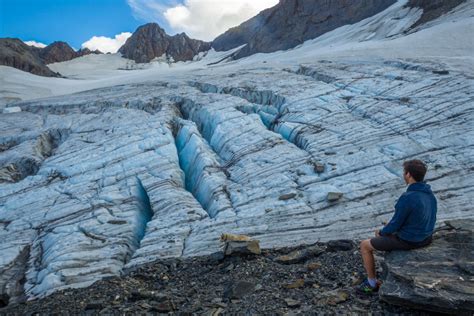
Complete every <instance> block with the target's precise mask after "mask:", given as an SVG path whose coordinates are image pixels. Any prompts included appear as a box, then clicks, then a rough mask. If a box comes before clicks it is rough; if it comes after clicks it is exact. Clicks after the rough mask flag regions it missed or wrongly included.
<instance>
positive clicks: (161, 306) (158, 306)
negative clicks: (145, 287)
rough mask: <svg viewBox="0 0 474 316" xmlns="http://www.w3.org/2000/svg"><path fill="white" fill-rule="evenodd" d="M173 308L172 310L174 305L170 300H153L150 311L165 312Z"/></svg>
mask: <svg viewBox="0 0 474 316" xmlns="http://www.w3.org/2000/svg"><path fill="white" fill-rule="evenodd" d="M173 310H174V306H173V304H172V303H171V302H170V301H166V302H155V303H154V304H153V305H152V306H151V308H150V311H152V312H158V313H167V312H171V311H173Z"/></svg>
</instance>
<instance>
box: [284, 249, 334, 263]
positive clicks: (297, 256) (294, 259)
mask: <svg viewBox="0 0 474 316" xmlns="http://www.w3.org/2000/svg"><path fill="white" fill-rule="evenodd" d="M324 251H325V248H323V247H319V246H311V247H308V248H304V249H301V250H294V251H292V252H290V253H289V254H287V255H282V256H279V257H277V258H275V261H276V262H279V263H284V264H294V263H300V262H303V261H306V260H308V259H309V258H314V257H317V256H319V255H320V254H322V253H323V252H324Z"/></svg>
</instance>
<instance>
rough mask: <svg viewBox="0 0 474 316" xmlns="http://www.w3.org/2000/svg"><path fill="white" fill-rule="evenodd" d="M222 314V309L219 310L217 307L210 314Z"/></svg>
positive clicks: (212, 315)
mask: <svg viewBox="0 0 474 316" xmlns="http://www.w3.org/2000/svg"><path fill="white" fill-rule="evenodd" d="M222 312H224V309H223V308H221V307H218V308H216V309H214V310H212V312H211V313H210V315H211V316H218V315H221V314H222Z"/></svg>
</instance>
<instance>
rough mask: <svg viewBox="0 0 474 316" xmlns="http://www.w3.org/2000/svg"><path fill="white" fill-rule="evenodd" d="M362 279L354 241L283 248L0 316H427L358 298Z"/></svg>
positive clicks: (190, 266)
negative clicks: (139, 315) (159, 315)
mask: <svg viewBox="0 0 474 316" xmlns="http://www.w3.org/2000/svg"><path fill="white" fill-rule="evenodd" d="M295 251H296V252H295ZM288 254H289V255H288ZM284 255H288V256H284ZM380 259H382V258H379V260H380ZM378 270H379V272H381V269H380V268H379V269H378ZM363 272H364V271H363V267H362V262H361V257H360V255H359V253H358V249H357V245H356V244H355V242H352V241H336V242H329V243H318V244H313V245H307V246H301V247H297V248H281V249H277V250H268V251H263V252H262V254H261V255H251V256H240V255H239V256H237V255H232V256H227V257H225V258H219V257H218V256H212V255H211V256H204V257H195V258H189V259H165V260H160V261H157V262H154V263H150V264H147V265H144V266H141V267H139V268H137V269H135V270H134V271H128V272H127V273H126V274H125V275H124V276H122V277H112V278H109V279H105V280H101V281H98V282H96V283H94V284H93V285H92V286H91V287H89V288H86V289H69V290H64V291H59V292H57V293H54V294H53V295H51V296H48V297H46V298H44V299H41V300H35V301H30V302H28V303H25V304H19V305H13V306H9V307H8V308H4V309H3V310H0V314H5V315H10V314H11V315H32V314H36V313H40V314H43V313H48V314H50V313H60V314H62V313H64V314H85V315H90V314H99V313H101V314H137V313H175V314H205V315H219V314H221V313H222V314H248V315H255V314H272V315H275V314H276V315H286V314H289V315H291V314H313V313H314V314H328V313H331V314H332V313H339V314H340V313H343V314H348V313H367V312H371V313H374V314H392V313H394V314H410V315H428V314H427V313H426V312H423V311H417V310H413V309H407V308H403V307H397V306H394V305H389V304H387V303H384V302H382V301H381V300H380V299H379V297H378V295H373V296H364V295H360V294H357V293H356V292H355V290H354V285H355V284H357V283H359V282H360V280H361V278H362V277H363Z"/></svg>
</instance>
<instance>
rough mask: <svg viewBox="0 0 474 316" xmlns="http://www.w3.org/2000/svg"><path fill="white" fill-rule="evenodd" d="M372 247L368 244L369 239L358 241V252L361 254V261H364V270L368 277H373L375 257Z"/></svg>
mask: <svg viewBox="0 0 474 316" xmlns="http://www.w3.org/2000/svg"><path fill="white" fill-rule="evenodd" d="M374 250H375V249H374V247H372V245H371V244H370V239H366V240H363V241H362V242H361V243H360V254H361V255H362V261H363V262H364V268H365V271H367V276H368V278H369V279H375V278H376V277H375V259H374Z"/></svg>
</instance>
